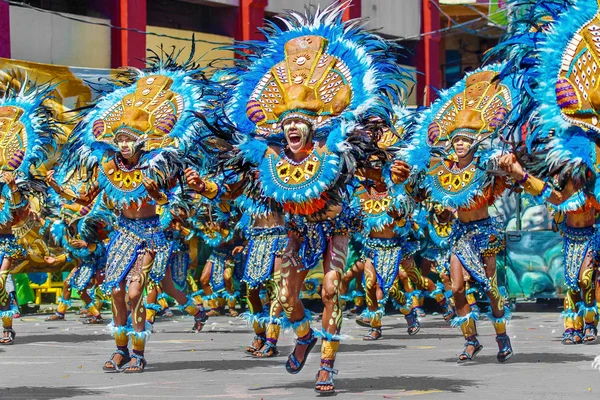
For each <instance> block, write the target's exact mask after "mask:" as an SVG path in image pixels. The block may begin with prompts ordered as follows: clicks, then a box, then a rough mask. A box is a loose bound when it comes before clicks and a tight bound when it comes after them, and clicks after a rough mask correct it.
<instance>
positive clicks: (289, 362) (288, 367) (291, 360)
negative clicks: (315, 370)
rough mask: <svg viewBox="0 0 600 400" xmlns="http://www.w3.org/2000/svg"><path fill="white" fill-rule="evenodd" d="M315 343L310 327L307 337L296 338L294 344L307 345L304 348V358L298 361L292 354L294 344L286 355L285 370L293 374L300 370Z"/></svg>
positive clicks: (315, 339)
mask: <svg viewBox="0 0 600 400" xmlns="http://www.w3.org/2000/svg"><path fill="white" fill-rule="evenodd" d="M316 344H317V338H316V336H315V335H314V333H313V330H312V329H311V330H310V336H309V338H308V339H306V340H300V339H296V346H298V345H300V346H308V347H307V348H306V351H305V352H304V358H303V359H302V361H298V359H297V358H296V356H294V352H295V351H296V346H294V350H292V352H291V353H290V355H289V356H288V359H287V361H286V363H285V370H286V371H287V372H289V373H290V374H294V375H295V374H297V373H298V372H300V371H302V368H304V364H305V363H306V359H307V358H308V355H309V353H310V351H311V350H312V349H313V347H315V345H316ZM292 365H293V368H292Z"/></svg>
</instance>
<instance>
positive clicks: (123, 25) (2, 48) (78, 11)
mask: <svg viewBox="0 0 600 400" xmlns="http://www.w3.org/2000/svg"><path fill="white" fill-rule="evenodd" d="M331 1H332V0H23V1H8V0H0V57H5V58H14V59H21V60H27V61H34V62H40V63H47V64H60V65H69V66H78V67H91V68H111V67H112V68H117V67H121V66H124V65H130V66H135V67H142V66H143V61H141V60H143V59H144V58H145V57H147V56H148V55H151V51H157V50H158V49H159V48H160V46H162V47H163V48H164V49H166V50H170V49H171V48H172V47H175V48H178V49H179V48H182V47H187V48H189V46H190V44H191V38H192V35H193V36H194V38H195V40H196V54H198V55H200V54H205V53H206V57H205V59H206V60H215V62H220V63H225V64H227V63H230V62H231V60H232V59H233V57H234V55H233V53H232V52H231V51H228V50H223V49H220V48H222V47H223V46H227V45H229V44H231V43H232V42H233V40H248V39H256V40H261V39H262V38H263V36H262V34H261V33H260V31H259V28H260V27H261V26H262V24H263V21H264V19H265V18H266V19H272V18H273V16H274V15H275V14H276V13H279V12H282V11H283V10H285V9H300V10H301V9H302V8H303V7H304V6H320V7H324V6H327V5H328V4H329V3H330V2H331ZM340 1H341V0H340ZM490 1H491V2H497V1H499V0H483V1H481V0H353V2H352V4H353V6H352V7H351V8H349V9H348V10H347V12H346V15H345V18H357V17H366V18H368V23H367V27H368V28H371V29H376V30H378V32H379V33H380V34H381V35H382V36H384V37H386V38H390V39H397V40H400V41H401V43H402V44H403V45H404V46H405V47H406V49H407V51H406V54H405V55H403V56H399V60H398V61H399V63H401V64H403V65H405V66H407V68H410V69H412V70H414V71H415V79H416V80H418V85H417V86H416V87H415V90H414V91H413V93H412V95H411V98H410V99H409V103H410V104H413V105H416V104H429V102H430V101H431V100H432V99H433V98H434V97H435V91H434V90H429V89H427V88H428V87H433V88H443V87H446V86H449V85H451V84H452V83H454V82H455V81H456V80H458V79H460V77H462V74H463V72H464V71H465V69H469V68H476V67H477V66H478V65H479V62H480V60H481V55H482V54H483V52H484V51H485V49H486V48H489V47H490V46H492V45H493V44H494V43H495V41H496V40H497V38H498V37H499V35H500V34H501V33H502V30H501V29H498V28H496V27H493V26H492V27H491V28H490V24H489V18H487V15H488V10H489V9H490V4H489V3H490ZM478 32H479V33H478ZM417 70H418V71H420V72H422V74H417V73H416V71H417Z"/></svg>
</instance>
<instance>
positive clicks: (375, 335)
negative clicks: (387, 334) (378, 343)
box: [363, 328, 383, 341]
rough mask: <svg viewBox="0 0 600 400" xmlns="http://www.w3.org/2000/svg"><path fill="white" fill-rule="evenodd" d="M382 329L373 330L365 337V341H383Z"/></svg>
mask: <svg viewBox="0 0 600 400" xmlns="http://www.w3.org/2000/svg"><path fill="white" fill-rule="evenodd" d="M381 336H383V335H382V334H381V328H371V329H370V330H369V333H367V334H366V335H365V336H363V340H367V341H372V340H379V339H381Z"/></svg>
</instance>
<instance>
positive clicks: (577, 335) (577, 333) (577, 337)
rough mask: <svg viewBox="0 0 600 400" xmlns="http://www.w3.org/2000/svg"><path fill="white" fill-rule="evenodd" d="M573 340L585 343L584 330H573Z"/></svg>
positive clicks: (577, 342) (576, 342)
mask: <svg viewBox="0 0 600 400" xmlns="http://www.w3.org/2000/svg"><path fill="white" fill-rule="evenodd" d="M573 341H574V342H575V344H582V343H583V332H582V331H573Z"/></svg>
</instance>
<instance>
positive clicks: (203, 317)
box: [191, 309, 208, 333]
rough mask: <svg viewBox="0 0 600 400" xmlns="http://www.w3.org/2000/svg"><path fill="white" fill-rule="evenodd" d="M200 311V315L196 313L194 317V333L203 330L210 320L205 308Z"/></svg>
mask: <svg viewBox="0 0 600 400" xmlns="http://www.w3.org/2000/svg"><path fill="white" fill-rule="evenodd" d="M199 311H200V316H198V314H196V316H195V317H194V326H192V330H191V332H192V333H198V332H200V331H201V330H202V328H204V325H206V321H208V314H207V313H206V312H205V311H204V309H201V310H199Z"/></svg>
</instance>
